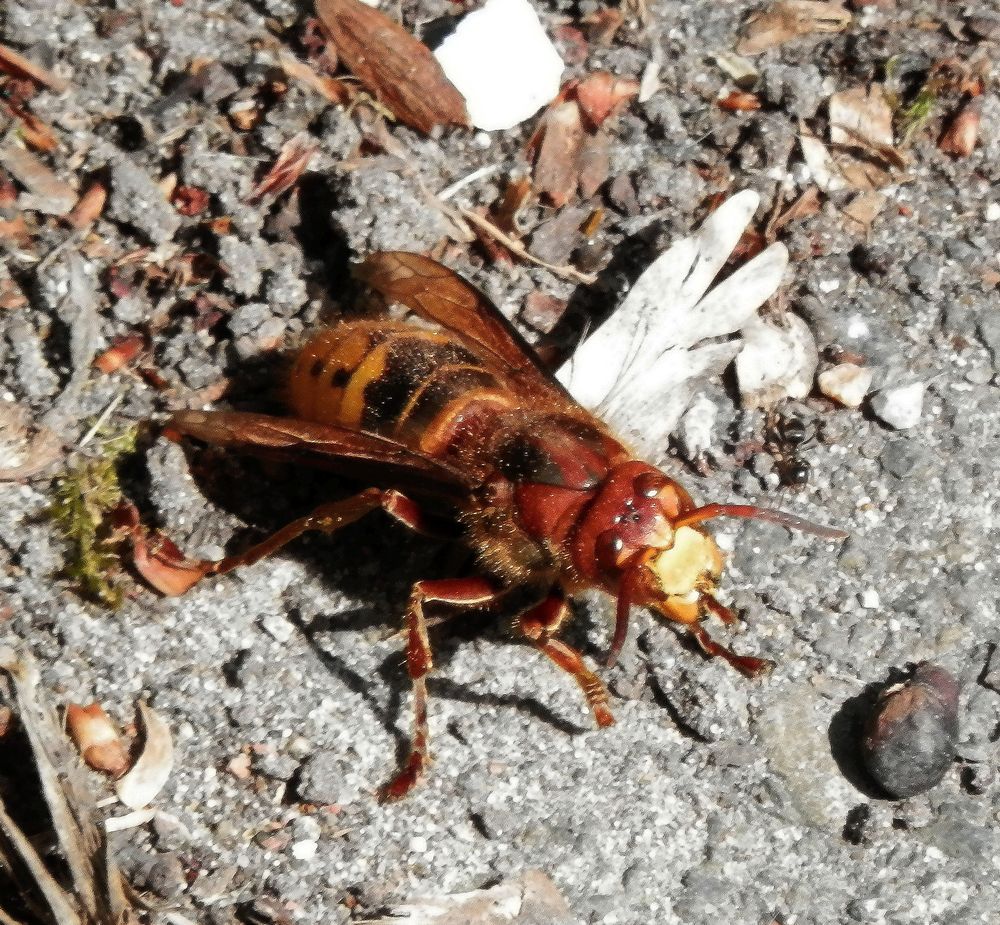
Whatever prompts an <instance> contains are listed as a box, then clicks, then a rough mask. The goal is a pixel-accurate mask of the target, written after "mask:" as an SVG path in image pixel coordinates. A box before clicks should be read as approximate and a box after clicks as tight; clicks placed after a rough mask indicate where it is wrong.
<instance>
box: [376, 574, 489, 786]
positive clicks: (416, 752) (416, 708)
mask: <svg viewBox="0 0 1000 925" xmlns="http://www.w3.org/2000/svg"><path fill="white" fill-rule="evenodd" d="M498 596H499V595H498V592H497V590H496V589H495V588H494V587H493V585H491V584H490V583H489V582H488V581H486V580H485V579H483V578H445V579H442V580H440V581H418V582H417V583H416V584H415V585H414V586H413V590H412V592H411V593H410V604H409V606H408V607H407V609H406V634H407V642H406V667H407V670H408V671H409V674H410V679H411V681H412V682H413V727H414V728H413V740H412V742H411V743H410V754H409V757H408V758H407V759H406V762H405V764H404V765H403V767H402V768H401V769H400V771H399V773H398V774H397V775H396V776H395V777H394V778H393V779H392V780H391V781H389V783H388V784H386V785H385V786H384V787H382V788H381V790H380V791H379V800H380V801H382V802H384V803H385V802H391V801H393V800H400V799H402V798H403V797H405V796H406V795H407V794H408V793H409V792H410V791H411V790H412V789H413V787H414V786H415V785H416V783H417V781H418V780H419V779H420V776H421V775H422V774H423V772H424V770H425V769H426V767H427V764H428V763H429V761H430V735H429V732H428V728H427V674H428V672H429V671H430V670H431V668H433V666H434V663H433V660H432V657H431V645H430V641H429V640H428V638H427V620H426V618H425V617H424V604H426V603H428V602H436V603H441V604H454V605H457V606H460V607H469V608H472V607H480V606H482V605H484V604H490V603H493V602H494V601H495V600H496V598H497V597H498Z"/></svg>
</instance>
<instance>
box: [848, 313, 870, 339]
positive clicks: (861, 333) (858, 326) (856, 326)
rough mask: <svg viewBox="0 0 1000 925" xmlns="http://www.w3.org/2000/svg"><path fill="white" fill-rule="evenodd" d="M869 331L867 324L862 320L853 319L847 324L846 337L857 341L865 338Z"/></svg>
mask: <svg viewBox="0 0 1000 925" xmlns="http://www.w3.org/2000/svg"><path fill="white" fill-rule="evenodd" d="M869 333H871V332H870V329H869V327H868V322H867V321H865V320H864V318H858V317H854V318H852V319H851V320H850V321H849V322H848V324H847V336H848V337H850V338H852V339H854V340H857V339H858V338H859V337H867V336H868V335H869Z"/></svg>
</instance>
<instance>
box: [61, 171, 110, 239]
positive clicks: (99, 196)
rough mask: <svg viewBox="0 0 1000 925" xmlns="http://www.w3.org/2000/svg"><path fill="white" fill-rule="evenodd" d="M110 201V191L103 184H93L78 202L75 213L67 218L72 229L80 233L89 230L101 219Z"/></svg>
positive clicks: (71, 213) (74, 209)
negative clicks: (106, 203)
mask: <svg viewBox="0 0 1000 925" xmlns="http://www.w3.org/2000/svg"><path fill="white" fill-rule="evenodd" d="M107 199H108V189H107V187H106V186H105V185H104V184H103V183H101V182H94V183H91V184H90V186H88V187H87V189H86V191H85V192H84V194H83V195H82V196H81V197H80V198H79V199H78V200H77V203H76V205H75V206H73V211H72V212H70V213H69V215H67V216H66V221H67V223H68V224H69V226H70V227H71V228H76V229H77V230H78V231H79V230H81V229H83V228H89V227H90V226H91V225H92V224H93V223H94V222H96V221H97V219H98V218H100V216H101V213H102V212H103V211H104V204H105V202H107Z"/></svg>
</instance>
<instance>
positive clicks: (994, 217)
mask: <svg viewBox="0 0 1000 925" xmlns="http://www.w3.org/2000/svg"><path fill="white" fill-rule="evenodd" d="M986 221H988V222H995V221H1000V202H991V203H990V204H989V205H988V206H987V207H986Z"/></svg>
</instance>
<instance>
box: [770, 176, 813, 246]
mask: <svg viewBox="0 0 1000 925" xmlns="http://www.w3.org/2000/svg"><path fill="white" fill-rule="evenodd" d="M817 212H819V189H818V188H817V187H815V186H810V187H808V188H807V189H806V190H805V192H803V193H802V195H801V196H799V198H798V199H796V200H795V202H793V203H792V204H791V205H790V206H789V207H788V208H787V209H786V210H785V211H784V212H782V213H780V214H779V213H778V212H777V211H776V212H775V214H774V219H773V221H771V222H770V223H768V226H767V228H766V230H765V231H764V238H765V239H766V240H767V241H768V242H771V241H774V239H775V237H776V236H777V233H778V232H779V231H781V229H782V228H784V227H785V225H787V224H789V222H797V221H801V220H802V219H804V218H810V217H811V216H813V215H815V214H816V213H817Z"/></svg>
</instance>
